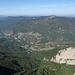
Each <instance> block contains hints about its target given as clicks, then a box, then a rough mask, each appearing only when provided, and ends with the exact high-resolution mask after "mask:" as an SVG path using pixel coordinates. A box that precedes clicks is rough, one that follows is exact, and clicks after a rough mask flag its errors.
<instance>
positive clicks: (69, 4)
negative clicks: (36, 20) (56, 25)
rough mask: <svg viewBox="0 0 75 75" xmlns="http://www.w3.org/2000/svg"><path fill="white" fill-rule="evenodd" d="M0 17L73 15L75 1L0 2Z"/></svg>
mask: <svg viewBox="0 0 75 75" xmlns="http://www.w3.org/2000/svg"><path fill="white" fill-rule="evenodd" d="M0 15H75V0H0Z"/></svg>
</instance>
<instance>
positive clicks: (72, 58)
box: [51, 47, 75, 65]
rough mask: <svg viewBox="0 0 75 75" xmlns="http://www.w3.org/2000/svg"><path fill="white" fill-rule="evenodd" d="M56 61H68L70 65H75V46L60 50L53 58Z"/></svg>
mask: <svg viewBox="0 0 75 75" xmlns="http://www.w3.org/2000/svg"><path fill="white" fill-rule="evenodd" d="M51 61H54V62H56V63H60V64H62V63H66V64H68V65H75V48H72V47H70V48H67V49H63V50H60V51H59V52H58V53H57V55H56V56H55V57H53V58H52V59H51Z"/></svg>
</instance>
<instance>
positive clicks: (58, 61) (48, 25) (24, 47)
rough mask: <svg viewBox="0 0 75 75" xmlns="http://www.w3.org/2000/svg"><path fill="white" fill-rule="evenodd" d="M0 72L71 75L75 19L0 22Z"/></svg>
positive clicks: (73, 71)
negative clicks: (1, 69)
mask: <svg viewBox="0 0 75 75" xmlns="http://www.w3.org/2000/svg"><path fill="white" fill-rule="evenodd" d="M0 68H3V69H7V70H8V71H10V72H9V73H10V74H9V73H8V75H74V74H75V18H74V17H73V18H70V17H61V16H55V15H50V16H39V17H36V16H35V17H34V16H33V17H25V16H15V17H14V16H8V17H5V18H2V19H0ZM11 71H12V72H11ZM2 72H3V71H1V72H0V73H2Z"/></svg>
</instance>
